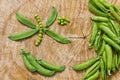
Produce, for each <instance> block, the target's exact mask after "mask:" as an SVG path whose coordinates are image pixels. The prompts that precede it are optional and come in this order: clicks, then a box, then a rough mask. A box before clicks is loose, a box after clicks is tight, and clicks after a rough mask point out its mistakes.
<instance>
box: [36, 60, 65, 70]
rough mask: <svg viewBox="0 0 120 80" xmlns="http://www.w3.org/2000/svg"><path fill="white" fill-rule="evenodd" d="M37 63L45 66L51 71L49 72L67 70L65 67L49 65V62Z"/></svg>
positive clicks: (41, 61)
mask: <svg viewBox="0 0 120 80" xmlns="http://www.w3.org/2000/svg"><path fill="white" fill-rule="evenodd" d="M37 62H38V63H39V64H40V65H42V66H44V67H45V68H47V69H49V70H53V71H58V72H61V71H64V69H65V66H55V65H53V64H49V63H48V62H46V61H44V60H41V59H40V60H37Z"/></svg>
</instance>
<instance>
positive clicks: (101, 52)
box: [97, 40, 105, 55]
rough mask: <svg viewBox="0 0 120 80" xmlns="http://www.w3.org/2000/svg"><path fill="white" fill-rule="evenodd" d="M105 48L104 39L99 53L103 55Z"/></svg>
mask: <svg viewBox="0 0 120 80" xmlns="http://www.w3.org/2000/svg"><path fill="white" fill-rule="evenodd" d="M104 50H105V41H104V40H103V42H102V46H101V48H100V49H99V50H98V51H97V54H98V55H102V54H103V52H104Z"/></svg>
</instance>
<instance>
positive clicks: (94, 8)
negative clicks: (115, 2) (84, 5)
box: [88, 0, 109, 17]
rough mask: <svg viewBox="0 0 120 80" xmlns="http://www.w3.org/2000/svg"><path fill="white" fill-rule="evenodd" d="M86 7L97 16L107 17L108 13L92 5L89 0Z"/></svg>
mask: <svg viewBox="0 0 120 80" xmlns="http://www.w3.org/2000/svg"><path fill="white" fill-rule="evenodd" d="M88 8H89V10H90V11H91V12H92V13H94V14H95V15H97V16H103V17H109V15H108V14H106V13H104V12H102V11H100V10H98V9H97V8H96V7H94V5H93V4H92V3H91V0H90V1H89V2H88Z"/></svg>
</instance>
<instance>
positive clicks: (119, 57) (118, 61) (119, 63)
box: [117, 53, 120, 67]
mask: <svg viewBox="0 0 120 80" xmlns="http://www.w3.org/2000/svg"><path fill="white" fill-rule="evenodd" d="M117 57H118V59H117V64H118V67H119V65H120V54H119V53H118V54H117Z"/></svg>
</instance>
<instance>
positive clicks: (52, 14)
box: [45, 7, 58, 27]
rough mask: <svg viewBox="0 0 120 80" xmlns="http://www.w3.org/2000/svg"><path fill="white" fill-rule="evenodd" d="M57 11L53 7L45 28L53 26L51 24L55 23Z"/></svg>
mask: <svg viewBox="0 0 120 80" xmlns="http://www.w3.org/2000/svg"><path fill="white" fill-rule="evenodd" d="M57 14H58V13H57V10H56V8H55V7H52V11H51V13H50V16H49V17H48V19H47V21H46V26H45V27H49V26H50V25H52V24H53V22H54V21H55V19H56V17H57Z"/></svg>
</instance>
